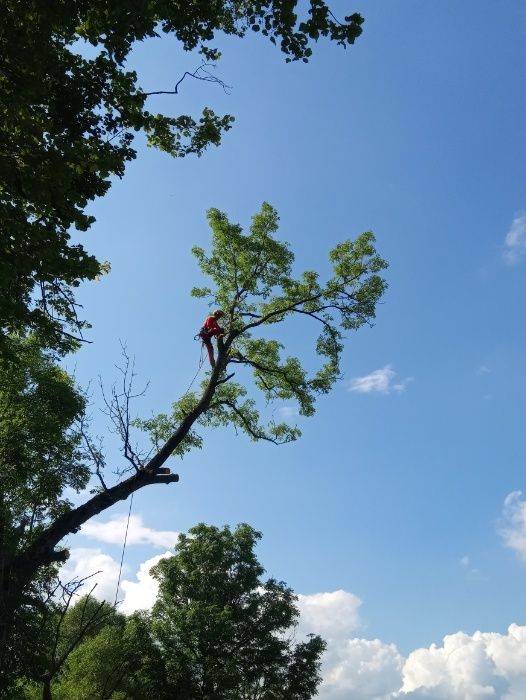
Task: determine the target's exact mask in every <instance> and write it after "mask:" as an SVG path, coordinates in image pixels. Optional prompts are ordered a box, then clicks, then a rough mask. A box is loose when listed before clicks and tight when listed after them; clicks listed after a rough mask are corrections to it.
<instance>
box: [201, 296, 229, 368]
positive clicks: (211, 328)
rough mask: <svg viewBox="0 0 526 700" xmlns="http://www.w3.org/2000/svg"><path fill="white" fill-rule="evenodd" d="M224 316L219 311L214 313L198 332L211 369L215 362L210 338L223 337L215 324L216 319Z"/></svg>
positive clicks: (221, 330)
mask: <svg viewBox="0 0 526 700" xmlns="http://www.w3.org/2000/svg"><path fill="white" fill-rule="evenodd" d="M224 315H225V314H224V313H223V311H221V309H218V310H217V311H214V312H213V313H212V314H211V315H210V316H208V317H207V318H206V320H205V322H204V324H203V327H202V328H201V330H200V331H199V337H200V338H201V340H202V341H203V345H204V346H205V347H206V349H207V351H208V359H209V360H210V365H211V366H212V367H215V366H216V361H215V358H214V346H213V345H212V338H214V337H216V338H219V337H220V336H222V335H223V333H224V331H223V329H222V328H221V326H220V325H219V323H218V322H217V319H218V318H222V317H223V316H224Z"/></svg>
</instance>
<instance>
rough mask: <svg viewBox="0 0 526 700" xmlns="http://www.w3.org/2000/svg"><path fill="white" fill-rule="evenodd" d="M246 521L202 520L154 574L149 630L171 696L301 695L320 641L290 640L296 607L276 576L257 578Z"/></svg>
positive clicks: (314, 673)
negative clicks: (230, 523)
mask: <svg viewBox="0 0 526 700" xmlns="http://www.w3.org/2000/svg"><path fill="white" fill-rule="evenodd" d="M260 537H261V534H260V533H259V532H256V531H255V530H254V529H253V528H251V527H250V526H249V525H245V524H243V525H238V527H237V528H236V529H235V530H234V531H233V532H232V531H231V530H230V528H228V527H224V528H221V529H220V528H217V527H211V526H207V525H204V524H200V525H197V526H196V527H194V528H192V529H191V530H190V532H189V535H188V536H186V535H180V536H179V541H178V543H177V547H176V553H175V556H173V557H169V558H167V559H163V560H161V561H160V562H159V563H158V564H157V565H156V566H155V567H154V568H153V570H152V571H153V574H154V576H155V577H156V578H157V579H158V580H159V583H160V589H159V595H158V598H157V602H156V603H155V605H154V608H153V611H152V622H153V636H154V639H155V640H156V641H157V642H158V644H159V647H160V650H161V654H162V655H163V657H164V660H165V664H166V674H167V682H168V687H169V689H170V691H171V696H172V697H181V698H188V700H254V699H257V700H308V698H312V697H313V696H314V695H315V694H316V688H317V686H318V683H319V681H320V676H319V666H320V656H321V654H322V652H323V650H324V649H325V644H324V642H323V640H322V639H321V638H320V637H317V636H311V637H310V638H308V639H307V640H305V641H301V642H298V643H297V644H293V643H292V642H291V636H292V634H291V632H292V631H293V630H294V628H295V626H296V624H297V621H298V617H299V611H298V608H297V606H296V600H297V599H296V596H295V595H294V593H293V591H292V590H291V589H290V588H288V587H287V586H286V585H285V584H284V583H283V582H281V581H276V580H274V579H269V580H267V581H262V578H261V577H262V575H263V573H264V569H263V567H262V566H261V564H260V563H259V562H258V559H257V557H256V554H255V552H254V548H255V545H256V543H257V541H258V540H259V539H260Z"/></svg>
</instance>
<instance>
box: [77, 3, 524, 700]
mask: <svg viewBox="0 0 526 700" xmlns="http://www.w3.org/2000/svg"><path fill="white" fill-rule="evenodd" d="M333 7H334V10H335V13H336V14H338V15H343V14H345V13H346V12H347V10H348V6H346V5H344V3H342V2H337V3H334V5H333ZM351 10H353V11H354V10H356V11H359V12H361V13H362V14H363V15H364V16H365V19H366V22H365V25H364V33H363V35H362V37H360V38H359V39H358V41H357V43H356V45H355V46H354V47H352V48H351V49H349V50H347V51H343V50H341V49H339V48H338V47H336V46H330V45H328V44H327V43H320V44H319V46H318V47H317V50H316V52H315V56H314V58H313V60H312V61H311V63H309V64H308V65H306V66H305V65H303V64H302V65H296V64H285V62H284V61H283V59H282V57H281V55H280V54H279V52H278V51H277V50H276V49H275V48H274V47H273V46H272V45H270V44H268V45H267V44H266V43H265V42H264V40H263V39H262V37H256V36H251V37H248V38H247V39H245V40H243V41H239V40H237V41H235V40H224V39H221V41H220V46H221V48H222V50H223V57H222V59H221V61H220V62H219V64H218V67H217V72H218V75H220V77H221V78H222V79H223V80H224V81H225V82H226V83H228V84H229V85H231V86H232V90H231V91H230V94H228V95H227V94H224V93H223V92H222V91H221V90H220V88H218V87H217V86H214V85H207V84H202V83H198V82H193V83H192V82H190V81H187V82H186V81H185V83H184V84H183V85H182V87H181V90H180V95H179V96H177V97H169V96H168V97H162V98H155V99H156V100H157V101H155V102H154V101H153V99H152V104H151V108H152V109H162V110H164V111H165V112H166V113H173V114H178V113H181V112H188V113H194V114H195V113H196V112H198V111H200V109H201V108H202V107H203V106H205V105H209V106H211V107H213V108H214V110H215V111H216V112H218V113H224V112H229V113H232V114H234V115H235V116H236V122H235V124H234V126H233V128H232V130H231V131H230V132H229V133H228V134H227V135H226V136H225V137H224V140H223V144H222V146H221V147H220V148H219V149H213V150H210V151H209V152H207V153H206V154H205V155H204V156H203V157H202V158H200V159H197V158H186V159H183V160H179V161H174V160H171V159H170V158H168V157H167V156H165V155H163V154H160V153H157V152H155V151H154V150H152V149H149V148H146V147H145V146H144V144H143V143H142V142H141V141H140V140H139V141H138V142H137V143H138V151H139V153H138V158H137V160H136V161H134V162H133V163H132V164H131V165H130V166H129V167H128V170H127V172H126V175H125V177H124V179H123V180H121V181H116V182H115V183H114V185H113V187H112V189H111V191H110V193H109V194H108V195H107V196H106V197H105V198H104V199H103V200H100V201H97V202H96V203H94V204H93V206H92V212H93V214H94V215H95V216H96V217H97V223H96V224H95V225H94V227H93V228H92V230H91V231H90V232H89V233H88V234H87V235H86V245H87V247H88V248H89V249H90V250H91V251H93V252H95V253H96V254H97V255H98V256H99V257H100V258H102V259H107V260H109V261H110V262H111V264H112V271H111V274H110V275H108V276H107V277H106V278H105V279H103V280H102V281H101V282H100V283H98V284H92V285H89V286H86V287H84V288H82V290H81V293H80V296H81V301H82V302H83V304H84V305H85V315H86V316H87V318H89V319H90V320H91V322H92V323H93V330H92V331H91V333H90V338H91V340H93V344H91V345H89V346H86V347H85V348H84V349H83V350H82V351H81V352H80V354H78V355H77V356H76V357H75V358H71V359H70V360H69V361H68V366H69V367H70V368H73V367H75V371H76V375H77V377H78V379H79V381H80V382H81V383H83V384H85V383H86V382H87V381H89V380H90V379H92V380H93V379H95V380H96V378H97V376H98V375H101V376H102V377H103V378H104V380H105V381H106V382H107V383H111V381H112V379H113V378H114V377H115V370H114V366H113V365H114V363H115V362H118V359H119V340H123V341H125V342H126V343H127V345H128V349H129V351H130V353H132V354H133V355H134V356H135V358H136V367H137V371H138V374H139V378H138V382H139V383H140V382H141V379H142V380H144V381H146V380H149V382H150V386H149V390H148V393H147V395H146V396H145V397H144V398H143V399H141V400H140V402H139V403H138V404H137V413H138V414H141V415H143V416H148V415H151V413H152V412H154V413H155V412H159V411H164V410H167V409H168V408H169V405H170V403H171V401H173V400H175V399H177V398H178V396H179V395H180V394H181V393H182V392H184V390H185V389H186V387H187V386H188V384H189V382H190V380H191V379H192V377H193V376H194V373H195V371H196V369H197V366H198V361H199V346H198V344H197V343H195V342H194V341H193V336H194V334H195V333H196V331H197V330H198V328H199V327H200V325H201V323H202V320H203V318H204V316H205V315H206V311H207V309H206V306H205V305H204V304H203V303H202V302H200V301H199V300H194V299H191V298H190V296H189V290H190V288H191V287H192V286H194V285H196V284H197V285H198V284H200V283H201V279H202V278H201V277H200V274H199V271H198V268H197V265H196V264H195V262H194V260H193V258H192V256H191V253H190V249H191V247H192V246H193V245H196V244H197V245H202V246H204V247H206V246H207V244H208V241H209V231H208V228H207V224H206V218H205V212H206V209H207V208H209V207H212V206H213V207H218V208H219V209H222V210H224V211H226V212H227V213H228V215H229V216H230V218H231V220H234V221H236V222H239V223H240V224H242V225H248V224H249V220H250V217H251V216H252V215H253V214H254V213H255V212H256V211H257V210H258V208H259V206H260V205H261V202H262V201H264V200H265V201H269V202H270V203H271V204H273V205H274V206H275V207H276V208H277V209H278V211H279V213H280V217H281V228H280V236H281V237H283V238H284V239H286V240H288V241H290V243H291V245H292V247H293V249H294V250H295V251H296V265H297V269H298V270H301V269H320V268H321V270H322V271H324V270H327V266H326V262H325V261H326V259H327V253H328V250H329V249H330V248H331V247H332V246H333V245H334V244H335V243H336V242H338V241H339V240H343V239H345V238H348V237H354V236H356V235H357V234H359V233H360V232H361V231H363V230H368V229H372V230H373V231H374V232H375V234H376V237H377V247H378V250H379V252H380V253H381V254H382V256H383V257H385V258H387V259H388V260H389V262H390V268H389V270H388V272H387V279H388V281H389V290H388V292H387V294H386V296H385V299H384V303H383V304H382V305H381V306H380V307H379V309H378V315H377V322H376V325H375V326H374V328H372V329H362V330H360V331H359V332H358V333H355V334H354V335H350V336H349V338H348V343H347V346H346V350H345V354H344V362H343V370H344V375H345V377H344V379H343V380H342V382H340V383H339V384H338V385H337V386H336V387H335V389H334V391H333V392H332V393H331V395H330V396H328V397H323V398H322V399H320V400H319V402H318V410H317V413H316V416H315V417H314V418H312V419H308V420H303V419H302V420H301V421H300V425H301V427H302V429H303V431H304V434H303V437H302V439H301V440H300V441H299V442H297V443H295V444H293V445H289V446H285V447H279V448H278V447H274V446H270V445H260V444H253V443H249V442H248V441H247V440H245V439H244V438H243V437H240V436H238V437H236V436H235V435H234V434H233V432H231V431H229V430H218V431H215V432H213V433H209V434H207V435H206V440H205V448H204V449H203V450H202V451H198V452H195V453H193V454H191V455H190V456H188V457H187V458H185V460H184V461H183V462H179V463H175V464H174V466H173V468H174V469H176V470H177V472H178V473H179V474H180V476H181V481H180V483H179V484H177V485H172V486H171V487H162V488H161V487H159V488H155V489H154V488H151V489H149V490H143V491H142V492H140V493H138V494H136V497H135V502H134V513H135V514H137V515H139V516H140V517H142V519H143V524H144V527H148V528H151V529H152V530H155V531H184V530H186V529H188V528H189V527H191V526H192V525H193V524H195V523H197V522H199V521H205V522H207V523H213V524H218V525H222V524H225V523H228V524H231V525H235V524H236V523H238V522H242V521H243V522H248V523H250V524H251V525H253V526H255V527H256V528H258V529H260V530H261V531H262V532H263V534H264V538H263V541H262V543H261V546H260V552H259V553H260V558H261V560H262V562H263V564H264V565H265V567H266V569H267V572H268V574H269V575H272V576H275V577H277V578H280V579H284V580H285V581H287V583H288V584H289V585H291V586H292V587H293V588H294V589H295V590H296V591H298V592H299V593H302V594H304V595H306V596H308V595H312V594H316V593H320V592H334V591H336V590H339V589H342V590H344V591H346V592H348V593H349V594H352V595H353V596H356V597H357V598H359V599H360V600H361V601H362V605H361V607H360V610H359V622H357V621H356V620H355V621H354V622H353V623H352V625H351V623H350V624H349V628H351V627H352V636H353V637H359V638H360V639H361V640H362V641H363V640H373V639H375V638H377V639H379V640H382V643H385V644H386V645H388V644H391V643H392V644H395V645H396V648H397V650H398V651H399V652H400V654H401V655H402V656H404V658H405V656H406V655H407V654H409V653H410V652H411V651H412V650H415V649H416V648H420V647H422V648H427V647H429V645H430V644H431V643H433V642H436V643H437V644H439V645H440V644H442V639H443V637H444V635H448V634H452V633H455V632H457V631H459V630H462V631H463V632H465V633H466V634H467V635H473V633H474V632H475V631H476V630H479V629H481V630H484V631H486V632H495V633H499V634H501V635H505V634H506V629H507V628H508V626H509V625H510V624H512V623H516V624H517V625H519V626H520V625H524V624H526V619H525V603H526V593H525V591H526V585H525V584H526V565H525V564H524V563H523V562H522V561H521V553H522V554H523V555H524V554H526V547H524V551H523V550H522V549H521V546H522V545H521V539H520V534H521V532H522V530H521V527H523V526H524V522H523V520H522V519H521V518H522V503H523V501H522V500H521V499H522V497H521V496H516V497H512V499H511V506H509V507H508V511H507V515H503V508H504V501H505V499H506V497H507V496H508V495H509V494H510V493H512V492H516V491H520V490H524V491H525V492H526V477H525V467H526V446H525V442H524V395H525V390H526V379H525V374H524V351H525V346H526V333H525V323H524V302H525V296H526V295H525V291H526V285H525V270H526V247H525V246H526V215H524V211H525V210H526V175H525V173H526V170H525V167H524V163H525V162H526V138H525V136H526V119H525V113H526V92H525V90H524V85H525V78H526V8H525V6H524V4H523V3H522V2H519V1H518V0H509V1H508V2H506V3H498V2H496V1H490V0H466V1H465V2H463V3H458V2H453V0H446V1H445V2H441V3H421V2H417V1H416V0H403V1H399V2H389V3H386V2H381V1H380V0H374V1H373V0H369V1H365V0H362V1H361V2H356V3H352V7H351ZM198 63H199V59H198V58H197V57H195V56H189V55H185V54H183V53H182V52H180V51H179V50H178V47H177V45H176V43H175V42H174V41H170V40H169V39H163V40H162V41H149V42H145V43H144V44H142V45H140V46H139V47H138V48H137V50H136V51H135V53H134V56H133V60H132V64H133V67H134V68H136V69H137V70H138V73H139V75H140V76H141V83H142V85H143V86H144V88H145V89H147V90H156V89H169V88H170V86H172V85H173V84H174V83H175V82H176V80H177V79H178V78H179V77H180V75H181V74H182V72H183V71H184V70H191V69H193V68H195V67H196V66H197V65H198ZM514 222H515V223H514ZM510 231H512V233H511V234H510V235H509V236H508V239H507V240H508V243H506V236H507V234H508V233H509V232H510ZM311 333H312V329H310V328H308V327H305V328H301V329H300V330H297V329H296V328H295V329H294V332H292V331H290V330H289V331H284V334H283V336H282V338H283V339H284V340H285V341H286V342H287V343H288V344H289V346H290V347H291V348H293V349H294V351H295V352H299V353H303V352H304V351H305V352H306V357H307V359H308V361H310V359H311V358H312V353H311V346H312V340H313V337H312V335H311ZM304 349H305V350H304ZM374 372H376V374H375V375H373V379H372V380H371V379H369V381H368V382H367V381H366V382H365V383H363V382H362V384H361V386H362V388H369V389H370V390H369V391H367V392H365V391H363V392H359V391H352V387H353V386H355V387H358V386H359V383H356V382H355V384H353V380H356V378H364V377H369V378H370V376H371V374H372V373H374ZM375 379H376V383H375V381H374V380H375ZM382 382H383V384H382ZM399 384H401V385H402V386H401V387H399V388H398V390H397V389H396V388H394V386H395V385H399ZM375 388H376V390H375ZM382 388H383V389H384V391H381V390H378V389H382ZM93 423H94V429H95V430H96V432H99V433H103V432H105V427H104V419H103V416H101V415H100V414H99V412H98V409H97V407H96V406H94V408H93ZM234 441H235V442H234ZM107 445H108V451H109V453H110V455H111V456H112V458H113V459H114V461H115V464H117V463H118V460H119V458H118V451H117V450H116V442H115V439H114V438H112V437H111V436H110V437H109V439H108V441H107ZM127 505H128V504H123V505H120V506H116V507H115V509H114V511H111V512H109V513H106V514H105V516H104V517H103V518H101V519H100V521H101V522H106V521H108V520H110V519H111V518H115V517H118V516H122V514H123V513H125V512H127ZM510 509H511V510H510ZM503 518H504V519H503ZM506 523H507V525H506ZM510 523H511V524H510ZM506 526H509V528H512V529H513V528H514V532H515V533H516V534H517V533H518V534H517V537H516V538H515V539H514V538H513V537H510V536H508V539H507V542H508V544H513V546H508V547H506V546H504V545H505V538H503V536H502V534H499V530H502V528H503V527H506ZM146 539H148V538H146ZM150 539H151V538H150ZM161 539H162V538H161ZM71 544H72V545H73V546H79V547H84V548H86V547H88V548H99V549H100V550H101V552H103V553H104V555H105V556H110V557H113V559H118V558H119V546H118V545H117V544H113V545H112V544H110V543H107V542H106V543H104V542H102V543H101V541H100V538H99V540H98V541H97V539H96V536H95V534H94V533H92V538H91V539H89V538H88V537H87V536H86V535H84V536H78V537H76V538H74V539H72V542H71ZM165 548H166V547H165ZM160 551H161V550H160V549H156V548H155V547H153V546H152V545H151V544H136V545H131V546H130V547H129V548H128V550H127V553H126V564H127V569H126V572H127V574H126V575H127V576H128V578H129V579H130V580H133V579H134V576H135V572H136V571H137V569H138V567H139V565H140V564H141V562H144V561H145V560H147V559H148V558H149V557H152V556H154V555H156V554H159V553H160ZM351 607H352V606H351ZM470 639H471V637H470ZM386 648H387V647H386ZM368 649H370V647H368ZM395 665H396V664H395ZM415 682H416V681H415ZM444 682H445V681H444ZM417 685H418V684H417ZM417 685H415V686H414V687H415V688H416V687H417ZM457 686H458V684H457ZM457 686H455V687H457ZM349 687H350V686H349ZM353 687H354V686H353ZM357 687H358V686H356V687H355V688H354V691H353V692H355V696H356V697H357V698H358V700H361V698H362V697H364V698H365V697H368V698H380V697H382V698H383V697H388V695H386V694H385V693H384V695H382V694H381V693H382V692H383V690H382V689H379V690H374V691H372V692H373V694H372V695H371V694H369V695H366V694H365V693H366V691H365V690H363V694H362V695H360V694H359V693H360V692H362V691H358V690H356V688H357ZM437 687H438V686H437ZM444 687H445V686H444ZM451 687H453V686H451ZM458 687H460V686H458ZM342 688H343V686H342V687H341V688H340V689H339V690H338V689H336V690H334V689H333V691H334V692H333V694H332V695H330V697H331V698H332V697H334V698H336V697H342V698H345V697H348V695H346V694H345V693H346V692H350V691H345V690H342ZM407 688H410V686H407ZM457 689H458V688H457ZM326 692H327V693H329V691H326ZM338 692H341V693H343V695H342V694H340V695H338V694H337V693H338ZM408 692H409V691H408ZM414 692H417V691H416V690H415V691H414ZM441 692H443V693H444V694H443V695H439V696H437V697H447V698H449V697H455V698H456V697H457V695H454V694H453V691H451V692H450V694H449V695H448V694H447V693H446V691H445V690H443V691H441ZM447 692H449V691H447ZM455 692H457V691H455ZM458 692H461V691H458ZM374 693H376V695H375V694H374ZM413 696H414V697H415V698H416V697H417V695H411V697H413ZM326 697H329V694H327V696H326ZM389 697H390V696H389ZM429 697H430V696H429ZM458 697H459V698H460V697H465V696H464V695H458ZM466 697H467V696H466ZM503 697H504V696H503ZM510 697H511V696H510ZM517 697H519V696H517Z"/></svg>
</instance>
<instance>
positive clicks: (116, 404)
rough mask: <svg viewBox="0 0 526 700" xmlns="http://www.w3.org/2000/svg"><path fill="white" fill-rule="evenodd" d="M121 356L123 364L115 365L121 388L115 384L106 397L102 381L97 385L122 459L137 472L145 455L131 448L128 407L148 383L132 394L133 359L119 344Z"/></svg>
mask: <svg viewBox="0 0 526 700" xmlns="http://www.w3.org/2000/svg"><path fill="white" fill-rule="evenodd" d="M121 354H122V357H123V364H122V365H116V368H117V369H118V371H119V372H120V374H121V386H120V388H117V386H116V384H114V385H113V386H112V387H111V396H110V397H108V396H107V395H106V392H105V390H104V386H103V383H102V380H101V379H100V377H99V384H100V389H101V393H102V398H103V401H104V404H105V406H106V409H105V410H104V413H105V414H106V415H107V416H108V417H109V418H110V420H111V422H112V424H113V428H114V432H115V433H116V434H117V435H119V437H120V438H121V440H122V448H121V451H122V453H123V455H124V458H125V459H126V460H127V461H128V462H129V464H130V465H131V469H134V470H135V471H136V472H138V471H139V470H140V469H143V468H144V466H145V455H144V454H140V453H139V451H138V448H137V446H132V443H131V439H130V428H131V416H130V406H131V402H132V401H133V400H134V399H137V398H139V397H141V396H144V394H145V393H146V391H147V390H148V386H149V382H148V383H147V384H146V385H145V387H144V389H142V390H141V391H139V392H137V393H134V391H133V383H134V379H135V377H136V374H135V359H134V358H130V356H129V355H128V351H127V348H126V345H125V344H124V343H121ZM126 471H129V469H128V470H120V471H118V472H117V473H118V475H119V476H122V474H124V473H125V472H126Z"/></svg>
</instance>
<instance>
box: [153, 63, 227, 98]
mask: <svg viewBox="0 0 526 700" xmlns="http://www.w3.org/2000/svg"><path fill="white" fill-rule="evenodd" d="M209 68H214V69H215V66H214V65H212V64H209V63H202V64H201V65H200V66H199V67H198V68H196V69H195V70H194V72H193V73H192V72H190V71H185V72H184V73H183V75H182V77H181V78H179V80H178V81H177V82H176V84H175V86H174V89H173V90H155V91H153V92H145V93H144V95H145V96H146V97H150V96H151V95H178V94H179V86H180V85H181V83H182V82H183V81H184V79H185V78H186V77H189V78H195V79H196V80H202V81H203V82H205V83H215V84H216V85H219V86H220V87H222V88H223V91H224V92H225V93H226V94H227V95H229V94H230V92H229V90H231V89H232V86H231V85H227V84H226V83H225V82H224V81H223V80H221V78H218V77H217V76H216V75H212V73H211V72H210V71H209V70H208V69H209Z"/></svg>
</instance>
